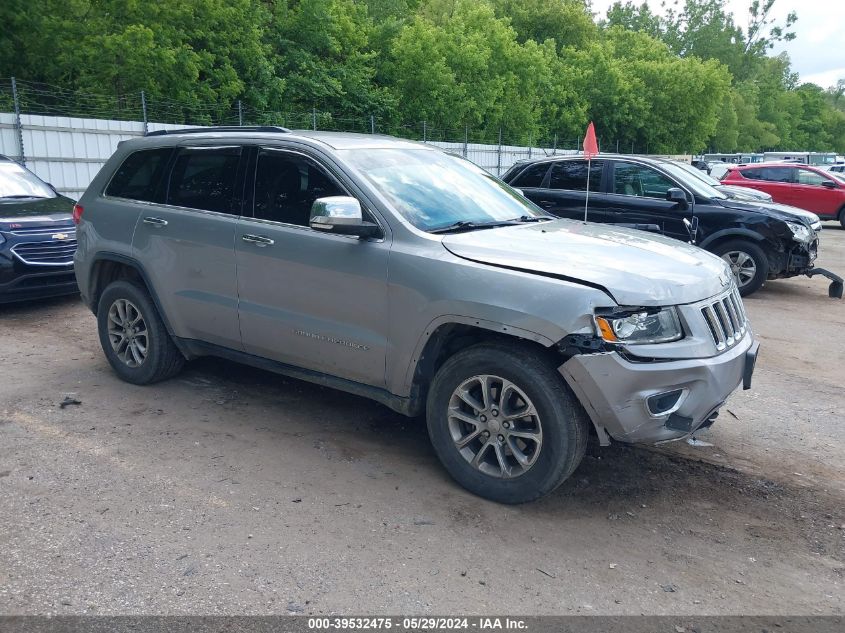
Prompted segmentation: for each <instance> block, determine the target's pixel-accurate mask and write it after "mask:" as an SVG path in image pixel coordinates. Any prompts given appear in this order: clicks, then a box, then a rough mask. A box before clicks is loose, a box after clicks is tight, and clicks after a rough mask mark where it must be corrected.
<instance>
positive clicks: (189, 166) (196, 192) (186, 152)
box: [167, 147, 241, 214]
mask: <svg viewBox="0 0 845 633" xmlns="http://www.w3.org/2000/svg"><path fill="white" fill-rule="evenodd" d="M240 156H241V148H240V147H188V148H183V149H181V150H180V151H179V155H178V156H177V157H176V162H175V163H174V165H173V170H172V171H171V173H170V183H169V186H168V188H167V204H171V205H174V206H177V207H187V208H189V209H202V210H204V211H217V212H218V213H232V214H237V213H238V211H239V210H237V209H235V208H234V194H235V182H236V181H237V177H238V176H237V175H238V164H239V162H240Z"/></svg>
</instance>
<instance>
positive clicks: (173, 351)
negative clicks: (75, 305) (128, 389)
mask: <svg viewBox="0 0 845 633" xmlns="http://www.w3.org/2000/svg"><path fill="white" fill-rule="evenodd" d="M97 330H98V333H99V335H100V345H101V346H102V348H103V352H104V353H105V355H106V358H107V359H108V361H109V364H110V365H111V366H112V369H114V371H115V373H116V374H117V375H118V376H120V377H121V378H122V379H123V380H125V381H126V382H131V383H134V384H136V385H147V384H150V383H154V382H158V381H160V380H164V379H166V378H170V377H171V376H174V375H176V374H177V373H179V370H180V369H182V365H183V364H184V362H185V358H184V357H183V356H182V354H181V352H179V350H178V349H177V348H176V345H174V343H173V341H172V340H171V338H170V335H169V334H168V333H167V329H166V328H165V327H164V323H163V322H162V320H161V317H160V316H159V314H158V311H157V310H156V307H155V304H154V303H153V300H152V299H151V298H150V295H149V293H148V292H147V291H146V289H145V288H143V287H141V286H140V285H138V284H137V283H135V282H131V281H123V280H122V281H115V282H113V283H111V284H109V285H108V287H107V288H106V289H105V290H104V291H103V294H102V296H101V297H100V302H99V303H98V304H97Z"/></svg>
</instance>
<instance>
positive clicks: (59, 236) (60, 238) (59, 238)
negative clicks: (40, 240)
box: [53, 233, 68, 240]
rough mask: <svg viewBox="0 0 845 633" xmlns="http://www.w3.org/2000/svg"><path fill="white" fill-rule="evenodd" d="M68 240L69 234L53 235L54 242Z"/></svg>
mask: <svg viewBox="0 0 845 633" xmlns="http://www.w3.org/2000/svg"><path fill="white" fill-rule="evenodd" d="M67 238H68V234H67V233H53V239H54V240H66V239H67Z"/></svg>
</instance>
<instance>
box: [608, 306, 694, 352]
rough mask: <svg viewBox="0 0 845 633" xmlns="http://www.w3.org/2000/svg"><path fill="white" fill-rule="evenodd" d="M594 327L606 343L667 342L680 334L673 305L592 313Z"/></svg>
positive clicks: (679, 324) (677, 337) (680, 335)
mask: <svg viewBox="0 0 845 633" xmlns="http://www.w3.org/2000/svg"><path fill="white" fill-rule="evenodd" d="M596 326H597V327H598V330H599V335H600V336H601V337H602V338H603V339H604V340H605V341H608V342H610V343H625V344H629V345H637V344H643V343H668V342H670V341H677V340H679V339H681V338H683V336H684V331H683V330H682V329H681V321H680V319H678V312H677V311H676V310H675V308H660V309H648V308H642V310H636V311H633V312H627V313H625V314H619V315H615V314H607V315H596Z"/></svg>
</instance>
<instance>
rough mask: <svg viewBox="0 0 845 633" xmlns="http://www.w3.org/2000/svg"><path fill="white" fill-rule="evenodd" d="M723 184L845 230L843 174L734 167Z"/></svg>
mask: <svg viewBox="0 0 845 633" xmlns="http://www.w3.org/2000/svg"><path fill="white" fill-rule="evenodd" d="M722 182H723V183H724V184H726V185H741V186H743V187H752V188H754V189H759V190H760V191H765V192H766V193H768V194H770V195H771V196H772V198H773V199H774V201H775V202H780V203H782V204H789V205H792V206H793V207H799V208H801V209H807V211H812V212H813V213H815V214H816V215H818V216H819V217H820V218H821V219H823V220H839V222H840V223H841V224H842V226H843V228H845V178H843V177H842V176H841V175H840V174H835V173H831V172H829V171H825V170H823V169H819V168H818V167H812V166H810V165H796V164H793V163H756V164H752V165H737V166H735V167H734V166H731V168H730V169H729V170H728V172H727V173H726V174H725V175H724V176H723V177H722Z"/></svg>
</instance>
